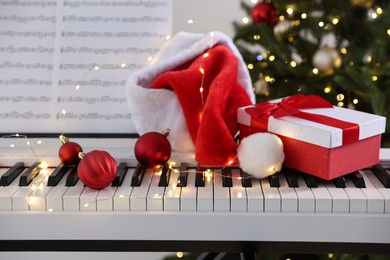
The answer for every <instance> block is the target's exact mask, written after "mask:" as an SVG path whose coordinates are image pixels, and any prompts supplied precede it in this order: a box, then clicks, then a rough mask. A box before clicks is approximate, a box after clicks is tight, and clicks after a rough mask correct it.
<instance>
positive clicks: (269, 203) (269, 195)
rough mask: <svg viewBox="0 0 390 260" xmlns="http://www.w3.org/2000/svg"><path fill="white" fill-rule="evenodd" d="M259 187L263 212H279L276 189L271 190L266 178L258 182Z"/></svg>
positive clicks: (279, 201) (279, 202) (278, 197)
mask: <svg viewBox="0 0 390 260" xmlns="http://www.w3.org/2000/svg"><path fill="white" fill-rule="evenodd" d="M260 183H261V187H262V188H263V193H264V211H265V212H280V210H281V207H280V206H281V198H280V194H279V190H278V188H272V187H271V186H270V184H269V181H268V178H263V179H261V180H260Z"/></svg>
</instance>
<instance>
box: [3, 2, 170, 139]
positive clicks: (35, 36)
mask: <svg viewBox="0 0 390 260" xmlns="http://www.w3.org/2000/svg"><path fill="white" fill-rule="evenodd" d="M171 30H172V0H151V1H145V0H134V1H130V0H128V1H127V0H109V1H108V0H85V1H81V0H80V1H73V0H69V1H64V0H58V1H55V0H46V1H44V0H42V1H35V0H25V1H23V0H19V1H17V0H1V1H0V39H1V40H0V91H1V93H0V119H1V122H2V123H1V126H0V132H3V133H16V132H24V133H34V132H35V133H50V132H53V133H57V132H58V133H134V132H135V129H134V127H133V125H132V122H131V114H130V113H129V110H128V106H127V100H126V87H125V84H126V79H127V78H128V76H129V75H130V74H131V72H132V71H134V70H136V69H139V68H141V67H143V66H145V65H146V64H147V63H148V58H150V57H153V56H154V55H155V54H156V53H157V52H158V50H159V48H160V47H161V45H162V44H163V43H164V42H165V41H166V37H167V36H168V35H170V34H171Z"/></svg>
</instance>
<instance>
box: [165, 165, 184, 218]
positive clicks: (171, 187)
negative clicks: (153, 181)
mask: <svg viewBox="0 0 390 260" xmlns="http://www.w3.org/2000/svg"><path fill="white" fill-rule="evenodd" d="M179 175H180V173H179V171H178V170H176V169H175V170H172V171H171V176H170V177H169V183H168V187H166V189H165V193H164V211H180V194H181V187H177V179H178V178H179Z"/></svg>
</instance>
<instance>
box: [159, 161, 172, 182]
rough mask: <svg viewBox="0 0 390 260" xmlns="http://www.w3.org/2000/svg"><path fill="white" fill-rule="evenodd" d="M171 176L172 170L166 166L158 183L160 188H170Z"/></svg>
mask: <svg viewBox="0 0 390 260" xmlns="http://www.w3.org/2000/svg"><path fill="white" fill-rule="evenodd" d="M170 176H171V169H170V168H169V165H168V164H165V165H164V166H163V167H162V169H161V175H160V180H159V181H158V186H159V187H168V183H169V178H170Z"/></svg>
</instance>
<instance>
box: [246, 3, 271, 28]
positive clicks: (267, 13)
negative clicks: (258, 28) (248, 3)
mask: <svg viewBox="0 0 390 260" xmlns="http://www.w3.org/2000/svg"><path fill="white" fill-rule="evenodd" d="M251 16H252V21H253V23H254V24H258V23H260V22H265V23H267V24H268V25H274V24H276V23H277V22H278V17H277V13H276V9H275V8H274V7H273V6H272V5H271V4H269V3H266V2H261V3H258V4H256V5H255V6H254V7H253V8H252V10H251Z"/></svg>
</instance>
